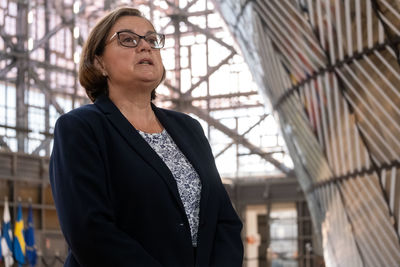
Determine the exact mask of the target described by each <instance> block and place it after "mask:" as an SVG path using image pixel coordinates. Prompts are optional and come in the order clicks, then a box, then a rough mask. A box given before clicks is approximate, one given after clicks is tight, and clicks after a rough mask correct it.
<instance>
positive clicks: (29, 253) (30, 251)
mask: <svg viewBox="0 0 400 267" xmlns="http://www.w3.org/2000/svg"><path fill="white" fill-rule="evenodd" d="M25 241H26V258H27V259H28V262H29V266H31V267H33V266H35V265H36V247H35V233H34V226H33V216H32V205H29V211H28V229H26V230H25Z"/></svg>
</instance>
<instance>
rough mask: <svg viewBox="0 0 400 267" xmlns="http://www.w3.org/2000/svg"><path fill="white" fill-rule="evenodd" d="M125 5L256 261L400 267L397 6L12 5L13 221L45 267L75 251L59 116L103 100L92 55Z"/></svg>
mask: <svg viewBox="0 0 400 267" xmlns="http://www.w3.org/2000/svg"><path fill="white" fill-rule="evenodd" d="M126 5H129V6H133V7H136V8H138V9H139V10H141V12H142V13H143V14H144V15H145V16H146V17H147V18H149V19H150V20H151V21H152V22H153V24H154V25H155V27H156V30H157V31H158V32H162V33H164V34H165V35H166V44H165V47H164V48H163V49H162V51H161V53H162V57H163V61H164V66H165V68H166V70H167V73H166V79H165V81H164V83H163V84H162V85H160V86H159V87H158V89H157V99H156V100H155V104H156V105H157V106H159V107H164V108H169V109H174V110H178V111H181V112H185V113H188V114H190V115H191V116H193V117H195V118H196V119H198V120H199V121H200V122H201V124H202V126H203V129H204V131H205V133H206V135H207V137H208V139H209V141H210V144H211V146H212V150H213V153H214V156H215V159H216V163H217V167H218V170H219V172H220V174H221V177H222V179H223V182H224V184H225V187H226V189H227V191H228V193H229V195H230V197H231V200H232V203H233V204H234V207H235V209H236V211H237V212H238V214H239V215H240V217H241V218H242V221H243V222H244V229H243V233H242V239H243V243H244V245H245V258H244V263H243V266H248V267H256V266H273V267H281V266H282V267H286V266H288V267H295V266H299V267H303V266H304V267H311V266H325V265H326V266H400V264H399V262H400V237H399V233H400V226H399V224H398V221H399V216H400V194H399V193H400V181H399V177H400V175H399V172H398V170H399V168H400V157H399V156H400V141H399V138H398V137H399V136H400V109H399V106H400V87H399V82H400V66H399V64H400V53H399V43H400V2H399V1H396V0H283V1H281V0H191V1H187V0H169V1H167V0H158V1H148V0H141V1H122V0H102V1H100V0H80V1H73V0H52V1H50V0H33V1H28V0H0V220H1V221H2V223H1V224H2V225H3V226H4V225H5V223H4V222H5V221H4V218H5V217H7V216H4V214H5V206H8V207H9V212H10V216H11V218H10V223H11V228H12V230H14V225H16V224H17V221H19V218H18V208H19V207H21V211H22V221H24V223H25V228H26V229H28V226H29V225H31V226H32V228H33V230H34V235H35V242H34V244H33V245H32V247H33V248H34V249H35V251H36V254H37V262H36V265H35V266H63V261H64V259H65V256H66V253H67V250H68V247H67V245H66V243H65V241H64V238H63V236H62V233H61V231H60V227H59V223H58V219H57V214H56V210H55V207H54V203H53V199H52V195H51V189H50V185H49V177H48V163H49V157H50V155H51V148H52V142H53V141H52V138H53V130H54V124H55V121H56V120H57V118H58V117H59V116H60V115H61V114H63V113H66V112H68V111H69V110H71V109H73V108H76V107H78V106H81V105H84V104H89V103H90V100H89V99H88V97H87V96H86V94H85V91H84V89H83V88H82V87H81V86H80V84H79V81H78V80H77V66H78V64H79V59H80V52H81V50H82V46H83V44H84V42H85V40H86V38H87V35H88V33H89V31H90V29H91V28H92V27H93V26H94V24H95V23H96V22H97V20H98V19H99V18H100V17H101V16H103V15H104V14H106V13H107V11H109V10H111V9H114V8H116V7H119V6H126ZM29 208H31V211H32V218H31V220H30V221H29V222H28V213H29ZM2 234H3V235H4V232H3V233H2ZM3 264H4V262H3V261H1V260H0V266H3ZM15 266H17V263H15Z"/></svg>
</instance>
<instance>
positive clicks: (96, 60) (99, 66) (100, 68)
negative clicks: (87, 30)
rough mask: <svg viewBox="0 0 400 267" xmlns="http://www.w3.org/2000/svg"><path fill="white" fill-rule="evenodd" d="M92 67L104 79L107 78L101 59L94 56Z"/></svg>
mask: <svg viewBox="0 0 400 267" xmlns="http://www.w3.org/2000/svg"><path fill="white" fill-rule="evenodd" d="M94 66H95V67H96V69H98V71H100V72H101V74H102V75H103V76H104V77H107V76H108V73H107V71H106V69H105V68H104V66H103V60H102V58H101V57H100V56H95V58H94Z"/></svg>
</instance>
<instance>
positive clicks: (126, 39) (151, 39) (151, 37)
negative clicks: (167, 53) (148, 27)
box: [108, 31, 165, 49]
mask: <svg viewBox="0 0 400 267" xmlns="http://www.w3.org/2000/svg"><path fill="white" fill-rule="evenodd" d="M115 36H117V38H118V43H119V44H120V45H122V46H125V47H136V46H138V45H139V42H140V39H144V40H145V41H146V42H147V43H148V44H149V45H150V47H151V48H154V49H161V48H163V47H164V43H165V35H164V34H161V33H156V32H149V33H147V34H146V35H145V36H142V35H139V34H136V33H134V32H131V31H119V32H116V33H114V34H113V36H111V38H110V39H109V41H108V43H109V42H111V40H112V39H113V38H114V37H115Z"/></svg>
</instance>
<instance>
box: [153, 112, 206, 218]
mask: <svg viewBox="0 0 400 267" xmlns="http://www.w3.org/2000/svg"><path fill="white" fill-rule="evenodd" d="M152 108H153V110H154V113H155V114H156V116H157V119H158V120H159V121H160V122H161V124H162V125H163V126H164V127H165V129H166V130H167V132H168V133H169V135H170V136H171V137H172V139H173V140H174V142H175V144H176V145H177V146H178V147H179V149H180V150H181V151H182V153H183V154H184V155H185V156H186V158H187V159H188V160H189V162H190V163H191V164H192V166H193V168H194V169H195V170H196V171H197V173H198V175H199V176H200V180H201V199H200V223H203V222H204V216H202V215H204V209H205V207H207V200H208V195H209V182H208V181H207V178H208V177H209V174H208V173H207V170H206V169H205V168H204V157H202V155H201V153H199V151H201V148H199V147H196V146H195V144H196V143H195V142H191V139H192V138H195V137H194V136H190V134H189V133H187V132H186V133H185V131H184V130H183V129H182V127H181V125H179V124H177V123H175V121H174V120H173V119H170V118H168V115H167V114H165V112H163V111H162V109H159V108H157V107H156V106H155V105H153V104H152ZM205 145H206V144H205Z"/></svg>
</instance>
